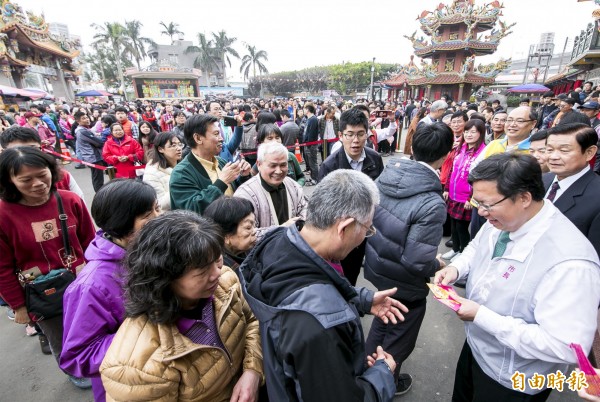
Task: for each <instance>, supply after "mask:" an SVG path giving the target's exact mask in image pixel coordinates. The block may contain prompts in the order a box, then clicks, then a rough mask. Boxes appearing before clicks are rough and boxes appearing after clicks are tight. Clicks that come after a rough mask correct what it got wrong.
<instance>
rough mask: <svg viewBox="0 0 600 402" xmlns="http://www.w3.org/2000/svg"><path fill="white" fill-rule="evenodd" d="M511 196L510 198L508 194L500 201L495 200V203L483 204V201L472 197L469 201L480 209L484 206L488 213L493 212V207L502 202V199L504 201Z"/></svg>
mask: <svg viewBox="0 0 600 402" xmlns="http://www.w3.org/2000/svg"><path fill="white" fill-rule="evenodd" d="M509 198H510V197H509V196H506V197H504V198H503V199H501V200H500V201H498V202H495V203H493V204H482V203H480V202H479V201H477V200H476V199H475V198H471V200H470V201H469V204H471V205H473V207H475V208H477V209H479V208H482V209H483V210H484V211H486V212H488V213H489V212H492V208H493V207H494V206H495V205H498V204H500V203H501V202H502V201H504V200H507V199H509Z"/></svg>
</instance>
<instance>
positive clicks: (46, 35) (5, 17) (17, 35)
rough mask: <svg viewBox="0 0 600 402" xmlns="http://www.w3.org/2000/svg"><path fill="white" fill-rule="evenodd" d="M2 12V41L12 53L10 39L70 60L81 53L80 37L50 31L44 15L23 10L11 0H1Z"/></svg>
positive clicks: (14, 56)
mask: <svg viewBox="0 0 600 402" xmlns="http://www.w3.org/2000/svg"><path fill="white" fill-rule="evenodd" d="M0 14H1V18H0V41H1V42H4V45H5V47H7V49H6V50H7V52H9V53H10V50H11V47H13V46H11V44H10V41H13V40H16V41H18V42H20V43H24V44H27V45H28V46H30V47H32V48H35V49H39V50H41V51H44V52H48V53H51V54H53V55H55V56H58V57H63V58H66V59H69V61H71V60H72V59H73V58H75V57H77V56H78V55H79V50H77V48H78V47H81V43H80V42H79V39H71V38H66V37H64V36H62V35H56V34H53V33H50V31H49V29H48V23H47V22H46V20H45V18H44V16H43V15H41V16H38V15H36V14H34V13H33V12H31V11H27V12H23V10H22V8H21V7H20V6H19V5H17V4H16V3H12V2H11V1H10V0H1V3H0ZM0 47H1V46H0ZM7 52H6V51H5V52H3V53H7ZM12 53H13V54H11V57H12V58H13V59H15V58H16V55H15V54H14V52H12ZM22 62H23V61H22ZM24 63H26V64H30V63H27V62H24Z"/></svg>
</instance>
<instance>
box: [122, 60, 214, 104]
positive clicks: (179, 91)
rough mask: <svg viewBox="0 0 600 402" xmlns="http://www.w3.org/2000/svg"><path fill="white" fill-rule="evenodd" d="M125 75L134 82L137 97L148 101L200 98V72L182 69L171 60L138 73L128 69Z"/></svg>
mask: <svg viewBox="0 0 600 402" xmlns="http://www.w3.org/2000/svg"><path fill="white" fill-rule="evenodd" d="M125 75H126V76H128V77H129V78H131V79H132V80H133V88H134V91H135V97H136V98H139V99H148V100H164V99H195V98H199V97H200V92H199V86H198V84H199V83H198V79H199V78H200V76H201V75H202V73H201V72H200V70H197V69H195V68H189V67H181V66H179V64H177V63H174V62H172V61H170V60H167V59H163V60H159V61H157V62H155V63H153V64H152V65H150V66H148V67H147V68H144V69H142V70H141V71H138V70H137V69H136V68H135V67H132V68H129V69H127V71H125Z"/></svg>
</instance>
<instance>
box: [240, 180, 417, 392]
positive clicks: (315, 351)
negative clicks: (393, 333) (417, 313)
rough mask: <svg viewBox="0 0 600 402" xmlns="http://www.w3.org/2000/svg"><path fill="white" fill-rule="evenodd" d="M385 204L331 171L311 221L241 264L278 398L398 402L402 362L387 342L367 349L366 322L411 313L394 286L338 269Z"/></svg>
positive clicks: (372, 190) (265, 243) (285, 230)
mask: <svg viewBox="0 0 600 402" xmlns="http://www.w3.org/2000/svg"><path fill="white" fill-rule="evenodd" d="M378 200H379V192H378V190H377V187H376V186H375V184H374V183H373V181H372V180H371V179H370V178H369V177H367V176H366V175H364V174H363V173H360V172H356V171H354V170H351V169H339V170H337V171H335V172H332V173H331V174H330V175H329V176H327V177H326V178H325V179H323V181H322V182H321V183H319V184H318V185H317V186H316V187H315V191H314V192H313V194H312V196H311V198H310V200H309V201H308V206H307V212H306V221H305V222H304V225H303V226H302V225H290V226H289V227H279V228H275V229H273V230H271V231H269V232H267V233H266V234H265V237H264V239H263V240H262V241H261V242H259V243H258V244H257V245H256V246H255V247H254V248H253V249H252V251H251V252H250V254H249V255H248V257H247V258H246V260H245V261H244V263H243V264H242V265H241V266H240V268H239V276H240V281H241V283H242V289H243V291H244V296H245V297H246V301H247V302H248V304H249V305H250V307H251V308H252V311H253V312H254V314H255V315H256V318H257V319H258V320H259V322H260V332H261V341H262V347H263V350H262V351H263V356H264V368H265V377H267V378H268V379H269V381H267V388H268V391H269V399H270V400H272V401H311V402H325V401H373V402H375V401H377V402H384V401H391V400H392V399H393V397H394V391H395V388H396V387H395V384H394V377H393V375H392V373H393V371H394V368H395V366H396V363H395V362H394V359H393V357H392V356H390V354H388V353H386V352H385V351H384V350H385V349H383V348H382V347H381V346H379V347H378V348H377V354H376V355H375V356H373V355H370V354H369V355H367V354H366V353H365V346H364V335H363V330H362V326H361V322H360V316H362V315H363V314H366V313H369V312H370V313H371V314H373V315H375V316H376V317H378V319H381V320H383V321H385V322H386V323H387V322H389V323H390V325H392V323H396V322H397V321H399V320H402V319H403V315H402V313H403V312H406V307H404V306H403V305H402V304H401V303H400V302H398V301H397V300H394V299H392V298H391V297H390V296H391V295H392V294H393V293H394V292H395V291H396V289H386V290H385V291H381V292H375V293H374V292H373V291H371V290H369V289H367V288H361V287H358V288H355V287H353V286H351V285H350V283H348V281H347V280H346V279H345V278H344V273H343V271H342V268H341V267H340V265H339V264H338V261H339V260H342V259H344V257H345V256H346V255H347V254H348V253H349V252H350V251H351V250H352V249H354V248H355V247H356V246H358V245H359V244H360V243H361V242H362V241H363V239H364V238H365V236H371V235H373V233H374V232H375V230H374V229H373V227H372V219H373V211H374V209H375V205H376V204H377V202H378ZM365 360H367V365H365ZM367 366H368V367H367Z"/></svg>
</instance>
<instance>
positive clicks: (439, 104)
mask: <svg viewBox="0 0 600 402" xmlns="http://www.w3.org/2000/svg"><path fill="white" fill-rule="evenodd" d="M446 109H448V104H447V103H446V102H445V101H443V100H436V101H435V102H433V103H432V104H431V108H429V114H428V115H427V116H425V117H424V118H423V119H422V120H421V121H420V122H419V124H418V125H417V127H419V126H420V125H422V124H433V123H435V122H437V121H439V120H440V119H441V118H442V116H443V115H444V113H446Z"/></svg>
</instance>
